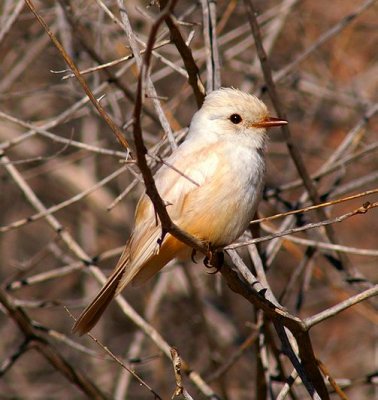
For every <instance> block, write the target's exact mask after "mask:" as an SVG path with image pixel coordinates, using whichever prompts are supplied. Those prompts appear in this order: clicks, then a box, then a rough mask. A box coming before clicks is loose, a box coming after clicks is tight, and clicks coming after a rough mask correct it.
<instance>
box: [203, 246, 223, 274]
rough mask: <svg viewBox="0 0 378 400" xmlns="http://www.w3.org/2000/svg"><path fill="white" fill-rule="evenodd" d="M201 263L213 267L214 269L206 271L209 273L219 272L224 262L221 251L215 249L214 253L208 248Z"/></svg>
mask: <svg viewBox="0 0 378 400" xmlns="http://www.w3.org/2000/svg"><path fill="white" fill-rule="evenodd" d="M203 263H204V264H205V267H206V268H215V271H212V272H208V273H209V274H211V275H214V274H216V273H217V272H219V271H220V270H221V268H222V266H223V264H224V254H223V251H215V252H214V253H213V252H211V251H210V250H209V253H208V255H207V256H206V257H205V258H204V260H203Z"/></svg>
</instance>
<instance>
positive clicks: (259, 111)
mask: <svg viewBox="0 0 378 400" xmlns="http://www.w3.org/2000/svg"><path fill="white" fill-rule="evenodd" d="M285 124H287V121H285V120H283V119H279V118H272V117H270V116H269V113H268V109H267V107H266V105H265V104H264V103H263V102H262V101H261V100H259V99H258V98H257V97H256V96H253V95H251V94H247V93H244V92H242V91H240V90H238V89H233V88H222V89H219V90H214V91H213V92H211V93H210V94H208V95H207V96H206V98H205V101H204V103H203V105H202V107H201V109H200V110H199V111H198V112H197V113H196V114H195V116H194V118H193V121H192V126H191V130H193V128H194V131H195V132H199V131H200V132H201V133H202V134H204V135H211V136H215V135H216V136H227V137H236V138H239V139H241V137H246V136H248V137H249V138H250V139H252V140H254V139H255V140H256V142H262V141H263V140H264V136H265V133H266V129H267V128H270V127H273V126H281V125H285ZM256 144H257V143H256Z"/></svg>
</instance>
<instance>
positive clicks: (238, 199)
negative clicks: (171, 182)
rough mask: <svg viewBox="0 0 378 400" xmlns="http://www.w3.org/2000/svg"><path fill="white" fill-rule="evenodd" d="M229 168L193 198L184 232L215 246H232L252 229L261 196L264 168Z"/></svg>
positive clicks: (184, 223) (183, 224)
mask: <svg viewBox="0 0 378 400" xmlns="http://www.w3.org/2000/svg"><path fill="white" fill-rule="evenodd" d="M253 167H254V166H252V167H250V170H248V168H244V170H243V171H238V172H239V174H238V173H236V171H234V170H232V169H229V170H227V172H226V173H223V174H219V178H217V179H213V180H211V182H209V183H208V184H207V185H205V186H204V187H203V188H202V190H198V191H197V193H196V195H195V196H193V197H192V199H191V203H192V204H191V207H188V208H187V210H186V212H184V215H183V218H182V219H181V221H177V223H178V225H179V226H181V227H182V229H184V230H186V231H187V232H188V233H190V234H192V235H193V236H195V237H197V238H199V239H201V240H205V241H207V242H210V243H211V244H212V245H213V246H215V247H221V246H225V245H228V244H230V243H232V242H233V241H234V240H236V239H237V238H238V237H239V236H240V235H241V234H242V233H243V232H244V231H245V229H246V228H247V227H248V225H249V221H250V220H251V219H252V218H253V216H254V213H255V211H256V208H257V204H258V202H259V200H260V197H261V191H262V185H263V174H264V168H253Z"/></svg>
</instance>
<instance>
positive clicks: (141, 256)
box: [72, 228, 187, 336]
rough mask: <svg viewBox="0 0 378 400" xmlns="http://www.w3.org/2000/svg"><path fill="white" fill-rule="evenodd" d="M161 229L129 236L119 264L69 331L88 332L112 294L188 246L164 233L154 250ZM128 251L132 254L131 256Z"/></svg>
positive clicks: (139, 280)
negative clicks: (158, 247)
mask: <svg viewBox="0 0 378 400" xmlns="http://www.w3.org/2000/svg"><path fill="white" fill-rule="evenodd" d="M159 235H160V230H159V228H155V229H154V230H153V231H152V232H150V234H149V235H148V236H147V237H144V238H140V237H135V236H134V237H132V239H131V240H130V241H129V242H128V243H127V245H126V248H125V251H124V253H123V254H122V256H121V258H120V260H119V261H118V264H117V266H116V268H115V270H114V272H113V273H112V275H111V276H110V277H109V279H108V280H107V281H106V283H105V285H104V286H103V288H102V289H101V290H100V292H99V293H98V295H97V296H96V297H95V299H94V300H93V301H92V302H91V304H89V306H88V307H87V308H86V309H85V310H84V311H83V312H82V314H81V315H80V317H79V318H78V320H77V321H76V323H75V325H74V326H73V328H72V330H73V332H74V333H78V334H79V335H80V336H81V335H83V334H84V333H87V332H88V331H90V330H91V329H92V328H93V327H94V326H95V325H96V323H97V321H98V320H99V319H100V317H101V315H102V314H103V312H104V311H105V309H106V308H107V306H108V305H109V303H110V302H111V300H112V299H113V297H114V296H116V295H118V294H119V293H120V292H121V291H122V290H123V289H124V288H125V286H127V285H128V284H129V283H130V282H131V281H132V283H133V284H136V285H139V284H142V283H144V282H145V281H147V280H148V279H150V278H151V277H152V276H153V275H155V274H156V273H157V272H158V271H159V270H160V269H161V268H163V267H164V265H166V264H167V263H168V262H169V261H171V260H172V259H173V258H174V257H176V256H179V255H180V253H181V252H182V251H183V250H186V249H187V246H185V245H184V244H183V243H181V242H180V241H178V240H177V239H175V238H174V237H172V236H171V235H167V236H166V238H165V239H164V242H163V243H162V245H161V248H160V250H159V251H158V252H157V253H155V250H156V246H157V239H158V238H159ZM130 252H132V254H133V255H134V257H133V256H132V255H130Z"/></svg>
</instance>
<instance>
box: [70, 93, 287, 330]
mask: <svg viewBox="0 0 378 400" xmlns="http://www.w3.org/2000/svg"><path fill="white" fill-rule="evenodd" d="M285 124H287V121H286V120H284V119H281V118H274V117H270V115H269V113H268V109H267V106H266V105H265V104H264V103H263V102H262V101H261V100H260V99H258V98H257V97H256V96H254V95H252V94H248V93H245V92H242V91H240V90H239V89H235V88H220V89H218V90H214V91H212V92H211V93H209V94H207V96H206V97H205V100H204V102H203V104H202V107H201V108H200V109H199V110H198V111H197V112H196V113H195V114H194V115H193V117H192V120H191V123H190V126H189V131H188V134H187V137H186V139H185V140H184V141H183V142H182V143H181V144H180V146H178V147H177V149H175V150H174V151H173V152H172V154H171V155H170V156H169V157H168V158H167V160H166V162H165V163H163V164H162V166H161V167H160V168H159V169H158V171H157V172H156V174H155V175H154V180H155V184H156V188H157V190H158V192H159V194H160V196H161V197H162V199H163V200H164V202H165V204H166V205H167V212H168V214H169V216H170V218H171V220H172V221H173V222H174V223H175V224H176V225H177V226H178V227H179V228H180V229H181V230H183V231H185V232H187V233H189V234H190V235H192V236H194V237H195V238H197V239H199V240H201V241H202V242H204V243H208V244H209V246H211V249H221V248H222V247H224V246H227V245H229V244H231V243H232V242H234V241H235V240H236V239H237V238H238V237H239V236H241V234H242V233H243V232H244V231H245V230H246V229H247V228H248V225H249V222H250V221H251V220H252V219H253V216H254V214H255V212H256V209H257V205H258V203H259V201H260V199H261V196H262V190H263V186H264V183H265V169H266V167H265V150H266V147H267V134H266V131H267V129H268V128H271V127H274V126H281V125H285ZM161 233H162V232H161V226H159V224H158V223H157V218H156V213H155V210H154V205H153V203H152V202H151V200H150V198H149V197H148V196H147V194H146V193H144V194H143V195H142V196H141V198H140V200H139V202H138V205H137V207H136V212H135V221H134V229H133V231H132V233H131V235H130V238H129V239H128V241H127V243H126V245H125V248H124V250H123V253H122V255H121V257H120V259H119V261H118V263H117V265H116V267H115V269H114V271H113V273H112V274H111V275H110V277H109V278H108V280H107V281H106V283H105V285H104V286H103V288H102V289H101V290H100V292H99V293H98V294H97V296H96V297H95V298H94V300H93V301H92V302H91V303H90V304H89V306H87V308H85V310H84V311H83V312H82V313H81V315H80V316H79V318H78V319H77V320H76V323H75V324H74V326H73V332H74V333H77V334H79V335H80V336H81V335H83V334H85V333H87V332H88V331H90V330H91V329H92V328H93V327H94V325H95V324H96V323H97V322H98V320H99V318H100V317H101V315H102V314H103V312H104V311H105V309H106V308H107V306H108V305H109V303H110V302H111V300H112V299H113V298H114V297H115V296H116V295H118V294H119V293H120V292H121V291H122V290H123V289H124V288H125V287H126V286H127V285H128V284H129V283H132V284H133V285H141V284H143V283H145V282H146V281H147V280H149V279H150V278H151V277H153V276H154V275H155V274H157V273H158V272H159V271H160V270H161V269H162V268H163V267H164V266H165V265H166V264H167V263H168V262H169V261H171V260H172V259H174V258H179V259H188V258H189V257H190V256H191V254H192V249H191V248H190V247H189V246H187V245H186V244H184V243H183V242H181V241H180V240H178V239H176V238H175V237H174V236H172V235H170V234H169V233H168V234H166V235H165V236H164V239H163V240H160V238H161Z"/></svg>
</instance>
